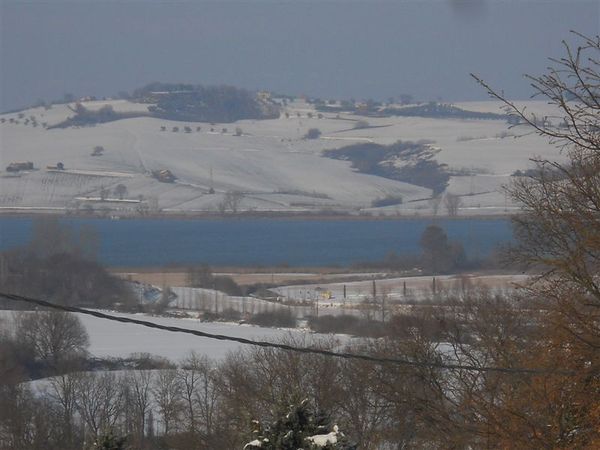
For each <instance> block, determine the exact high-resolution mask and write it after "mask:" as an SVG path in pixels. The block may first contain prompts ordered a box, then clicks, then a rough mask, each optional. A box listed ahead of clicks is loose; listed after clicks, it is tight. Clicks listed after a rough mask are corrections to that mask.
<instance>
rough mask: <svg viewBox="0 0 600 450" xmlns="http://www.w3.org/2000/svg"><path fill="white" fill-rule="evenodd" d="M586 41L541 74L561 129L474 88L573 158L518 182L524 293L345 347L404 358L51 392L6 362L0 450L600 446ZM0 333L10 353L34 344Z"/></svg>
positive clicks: (106, 376)
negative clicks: (21, 344) (529, 272)
mask: <svg viewBox="0 0 600 450" xmlns="http://www.w3.org/2000/svg"><path fill="white" fill-rule="evenodd" d="M579 38H580V39H581V40H582V42H581V44H580V46H579V47H577V48H576V49H571V48H566V55H565V57H564V58H561V59H558V60H553V64H554V67H553V68H551V69H550V70H549V72H548V73H546V74H545V75H542V76H540V77H532V78H530V81H531V82H532V85H533V87H534V89H535V90H536V91H537V94H538V95H540V96H542V97H543V98H545V99H547V100H548V101H549V102H550V103H552V104H554V105H556V106H557V107H558V109H559V110H560V112H561V117H560V119H561V120H563V121H564V122H565V123H566V126H564V125H562V126H561V127H553V126H552V121H546V120H543V121H540V120H537V118H536V117H534V116H531V115H530V114H528V113H527V112H526V111H524V110H520V109H519V108H517V107H516V106H515V105H514V104H512V103H511V102H510V101H508V100H506V99H504V98H503V97H502V96H501V95H498V94H496V93H495V91H494V90H493V89H491V88H490V87H489V86H487V85H486V84H485V82H483V81H481V80H479V82H480V83H481V84H482V85H483V86H484V87H486V88H487V89H488V90H489V91H490V94H491V95H493V96H495V97H496V98H498V99H500V100H502V101H504V102H505V104H506V105H507V107H508V108H509V109H510V112H511V114H513V115H516V116H518V117H519V120H520V121H521V122H522V123H524V124H526V125H528V126H529V127H532V128H533V130H535V131H536V132H537V133H539V134H540V135H541V136H544V137H547V138H548V139H550V141H551V142H553V143H555V144H557V145H561V146H563V154H564V157H565V160H564V162H553V161H545V160H539V161H537V169H538V170H537V172H536V174H535V175H534V176H532V177H531V178H529V179H520V180H518V181H516V182H515V184H513V185H512V187H511V188H510V192H511V194H512V196H513V197H514V198H515V199H517V200H519V201H520V202H521V203H522V204H523V207H524V209H523V213H522V214H520V215H518V216H517V217H515V219H514V222H515V233H516V237H517V240H518V245H517V246H515V248H514V249H513V251H512V254H511V255H510V258H511V261H512V262H513V263H519V264H526V265H528V266H529V267H530V268H532V269H533V270H535V273H536V274H537V275H536V276H534V277H533V278H532V280H531V282H529V283H528V284H527V285H525V286H523V287H522V289H520V290H518V291H517V292H512V293H510V294H502V293H491V292H486V291H481V290H477V289H467V290H465V291H463V292H460V293H456V294H452V295H448V296H447V297H446V298H445V299H444V300H443V302H441V304H432V305H423V306H421V307H416V308H414V309H413V310H412V311H411V313H410V314H411V317H412V321H411V323H410V327H409V328H407V324H406V322H405V321H398V324H399V329H398V332H397V333H395V334H394V333H390V334H389V335H388V336H385V337H383V338H381V339H377V340H364V341H354V342H352V343H351V344H349V347H348V349H347V350H348V351H351V352H354V353H362V354H368V355H371V356H373V357H378V358H395V359H402V360H403V361H404V363H403V364H398V363H386V362H380V363H376V362H373V361H364V360H357V359H341V358H333V357H331V356H326V355H314V354H313V355H309V354H301V353H296V352H290V351H283V350H279V349H273V348H259V347H248V348H246V349H245V350H242V351H239V352H237V353H233V354H230V355H228V356H227V357H226V358H225V359H223V360H222V361H220V362H214V361H208V360H206V359H204V358H202V357H198V356H195V355H191V356H190V357H189V358H188V359H186V360H185V361H182V362H180V363H179V364H178V365H170V364H169V363H163V364H162V365H161V364H155V365H154V366H152V367H153V368H154V369H156V370H154V371H148V370H129V371H123V372H118V373H114V372H106V371H105V372H98V371H97V372H82V371H80V370H69V369H68V368H64V369H63V370H62V372H61V373H57V375H56V376H55V377H53V378H51V379H50V380H48V381H47V388H46V389H45V390H42V391H41V392H39V391H34V388H33V387H32V386H31V385H30V384H28V383H24V382H23V381H24V380H23V378H22V377H19V375H18V373H14V372H12V371H9V370H6V369H5V368H6V367H7V366H6V365H5V364H3V365H2V366H1V367H2V372H0V379H1V384H0V447H1V448H7V449H8V448H10V449H81V448H86V449H88V448H104V449H107V448H112V449H116V448H130V449H159V448H160V449H207V450H208V449H242V448H246V449H247V450H249V449H253V450H254V449H257V448H269V449H272V448H279V449H289V450H292V449H297V448H299V445H302V447H300V448H304V449H316V448H321V449H329V450H331V449H340V448H343V449H347V448H353V447H355V448H360V449H403V448H427V449H448V448H450V449H473V448H489V449H492V448H518V449H522V448H536V449H540V448H544V449H594V448H599V447H600V352H599V349H600V286H599V278H598V275H599V268H600V132H599V130H600V124H599V123H598V120H599V117H600V90H599V86H600V72H599V69H600V67H599V65H600V38H594V39H591V38H586V37H583V36H579ZM18 324H19V322H17V326H19V325H18ZM25 325H27V324H26V323H25ZM3 330H5V332H4V333H3V335H2V340H1V341H0V358H3V359H6V357H7V355H8V354H10V352H11V351H12V350H11V349H14V348H15V344H14V342H15V341H17V342H18V340H19V339H25V338H24V337H23V334H22V333H21V334H19V333H10V332H6V328H5V327H3ZM407 331H408V333H407ZM31 339H33V342H34V343H35V341H36V339H38V338H36V337H35V336H33V337H31V338H30V339H29V341H27V340H25V342H32V341H31ZM80 344H81V345H80V346H79V350H82V349H85V342H81V343H80ZM291 344H293V345H297V346H304V345H313V346H320V347H322V348H330V349H333V348H335V349H339V343H337V342H334V341H322V342H318V343H315V342H309V343H307V342H291ZM28 346H29V347H27V346H26V347H27V348H35V345H33V344H28ZM65 351H66V350H65ZM75 353H77V352H75ZM40 355H42V354H35V353H34V358H38V359H39V358H40V357H41V356H40ZM60 359H61V358H59V360H60ZM457 363H459V364H461V365H463V367H457V365H456V364H457ZM465 365H466V366H468V368H467V369H465V367H464V366H465ZM146 368H148V367H146ZM159 369H160V370H159ZM9 373H10V376H9V375H8V374H9ZM305 399H307V400H308V402H305V401H304V400H305ZM307 405H312V406H311V408H310V409H308V410H307V409H306V407H307ZM303 408H304V409H303ZM311 411H313V412H312V413H311ZM334 424H336V425H337V426H339V428H335V427H334V426H333V425H334ZM340 431H341V432H344V436H342V435H341V433H340ZM312 433H318V434H312ZM316 436H320V437H319V439H317V438H316ZM325 436H329V437H331V439H329V438H325ZM333 437H335V439H333ZM338 437H339V440H338ZM265 439H267V440H265ZM321 444H323V445H321Z"/></svg>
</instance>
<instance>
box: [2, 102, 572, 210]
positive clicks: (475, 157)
mask: <svg viewBox="0 0 600 450" xmlns="http://www.w3.org/2000/svg"><path fill="white" fill-rule="evenodd" d="M84 104H85V107H86V108H88V109H90V110H93V109H99V108H101V107H103V106H105V105H107V104H108V105H111V106H112V107H113V108H114V110H115V111H121V112H129V113H131V112H142V113H143V112H147V105H143V104H136V103H130V102H127V101H124V100H114V101H98V102H85V103H84ZM458 106H460V107H463V108H465V109H470V110H477V111H490V112H500V111H499V105H498V103H495V102H475V103H473V102H472V103H465V104H459V105H458ZM528 106H529V108H530V109H531V110H534V111H535V110H538V111H541V112H542V113H546V111H547V105H545V104H543V103H540V102H529V103H528ZM285 112H287V113H288V114H285ZM72 114H73V112H72V111H71V110H70V109H69V108H68V105H54V106H52V108H51V109H44V108H32V109H28V110H25V111H21V112H18V113H10V114H4V115H1V116H0V122H1V123H0V133H1V141H0V144H1V147H0V164H1V166H0V169H2V170H1V172H0V209H1V210H20V209H39V210H44V209H55V210H59V211H60V210H75V209H79V210H82V209H83V210H84V211H88V212H90V211H92V210H94V211H97V212H105V213H111V214H127V213H129V214H142V213H147V212H158V211H159V210H160V211H162V212H164V213H173V212H203V211H218V210H228V209H232V208H234V209H238V210H255V211H306V210H345V211H353V212H359V211H361V210H364V211H375V212H383V213H388V214H396V213H401V214H411V215H412V214H430V213H431V212H432V205H431V202H429V201H428V200H427V199H428V198H430V197H431V196H432V192H431V190H429V189H427V188H423V187H420V186H415V185H411V184H408V183H404V182H400V181H394V180H390V179H386V178H382V177H379V176H374V175H367V174H362V173H358V172H356V171H355V170H354V169H353V168H352V167H351V165H350V162H348V161H340V160H334V159H330V158H326V157H323V156H322V155H321V152H322V151H323V150H325V149H332V148H339V147H342V146H345V145H349V144H353V143H361V142H362V143H364V142H375V143H380V144H391V143H393V142H395V141H397V140H412V141H418V140H429V141H432V142H433V143H432V144H430V145H431V146H432V148H433V149H435V150H437V153H436V155H435V158H436V159H437V160H438V161H439V162H440V163H445V164H447V165H448V167H449V170H450V171H451V172H452V173H454V174H456V175H454V176H452V178H451V179H450V183H449V186H448V188H447V192H451V193H453V194H458V195H461V196H462V204H463V207H462V209H461V210H460V214H461V215H467V214H478V213H502V212H504V211H508V210H510V209H511V208H514V205H510V204H509V203H507V200H506V198H505V195H504V194H503V193H502V192H501V190H500V188H501V186H502V185H504V184H506V183H508V182H509V181H510V174H511V173H512V172H514V171H515V170H518V169H521V170H523V169H527V168H530V167H531V163H530V162H529V158H531V157H532V156H534V155H543V156H545V157H547V158H559V157H560V155H559V152H558V150H557V149H555V148H553V147H552V146H550V145H548V144H547V143H546V142H545V141H544V140H542V139H541V138H539V137H537V136H535V135H527V136H524V137H521V138H520V139H514V138H513V137H512V136H511V135H512V134H515V131H514V130H511V131H508V129H507V125H506V123H505V122H504V121H500V120H454V119H453V120H450V119H425V118H419V117H392V118H366V119H365V120H367V121H368V123H369V125H371V127H369V128H363V129H353V126H354V124H355V123H356V121H357V120H358V119H361V118H360V117H357V116H354V115H350V114H341V115H336V114H334V113H323V115H322V117H321V118H319V116H320V115H319V114H318V113H317V112H316V111H314V110H313V108H312V106H311V105H309V104H307V103H304V102H302V101H296V102H292V103H290V104H289V105H288V106H287V108H286V109H285V110H284V114H282V115H281V117H280V118H279V119H273V120H262V121H239V122H236V123H233V124H209V123H183V122H173V121H168V120H162V119H156V118H151V117H137V118H129V119H123V120H119V121H115V122H109V123H104V124H100V125H96V126H94V127H81V128H65V129H46V127H51V126H52V125H53V124H57V123H59V122H61V121H63V120H65V119H66V118H67V117H69V116H70V115H72ZM34 123H35V124H36V126H34ZM175 127H177V128H178V131H174V128H175ZM186 127H188V129H187V132H186ZM310 128H318V129H319V130H320V131H321V132H322V134H321V136H320V138H318V139H309V140H307V139H303V136H304V135H305V134H306V132H307V131H308V130H309V129H310ZM236 129H237V130H236ZM240 130H241V135H236V134H239V132H240ZM98 146H100V147H103V149H104V151H103V152H101V153H102V154H101V155H99V156H92V152H93V150H94V148H95V147H98ZM17 161H32V162H33V163H34V166H35V168H36V170H33V171H22V172H16V173H14V172H10V173H9V172H6V171H4V169H5V168H6V167H7V166H8V165H9V164H10V163H11V162H17ZM58 162H62V163H63V164H64V167H65V170H53V169H49V168H48V167H52V166H56V164H57V163H58ZM164 169H167V170H170V171H171V172H172V173H173V174H174V175H175V176H176V177H177V180H176V182H175V183H163V182H160V181H158V180H157V179H156V178H154V177H153V176H152V172H153V171H159V170H164ZM120 184H122V185H124V186H125V188H126V189H123V188H121V193H120V194H118V193H117V192H115V188H116V186H118V185H120ZM211 188H213V189H214V194H211V193H210V190H211ZM228 192H241V196H238V197H236V198H235V200H234V201H233V203H234V204H232V201H231V200H232V196H231V195H229V196H228V195H227V193H228ZM399 196H401V197H402V198H403V200H404V202H403V204H402V205H395V206H387V207H384V208H377V209H373V208H371V202H372V201H373V200H375V199H381V198H385V197H399ZM121 197H122V198H121ZM125 200H127V201H125ZM442 212H443V213H445V211H443V206H442V207H440V213H442Z"/></svg>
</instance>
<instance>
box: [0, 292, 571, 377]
mask: <svg viewBox="0 0 600 450" xmlns="http://www.w3.org/2000/svg"><path fill="white" fill-rule="evenodd" d="M0 297H4V298H6V299H9V300H13V301H16V302H22V303H28V304H32V305H38V306H43V307H46V308H51V309H56V310H60V311H66V312H72V313H79V314H85V315H88V316H93V317H96V318H99V319H105V320H111V321H114V322H121V323H132V324H135V325H140V326H144V327H147V328H154V329H157V330H163V331H169V332H172V333H185V334H191V335H194V336H198V337H204V338H208V339H217V340H219V341H231V342H238V343H240V344H246V345H254V346H258V347H264V348H276V349H280V350H286V351H292V352H298V353H309V354H315V355H322V356H330V357H335V358H344V359H359V360H363V361H370V362H373V363H376V364H395V365H401V366H412V367H420V368H427V369H431V368H437V369H444V370H468V371H473V372H499V373H505V374H521V375H523V374H529V375H541V374H554V375H569V376H570V375H574V373H573V372H570V371H556V370H547V369H535V368H523V367H492V366H474V365H470V364H446V363H439V362H421V361H411V360H408V359H398V358H381V357H377V356H370V355H365V354H358V353H347V352H334V351H330V350H322V349H318V348H310V347H296V346H293V345H288V344H281V343H276V342H267V341H254V340H251V339H245V338H241V337H236V336H228V335H223V334H213V333H206V332H204V331H199V330H190V329H189V328H180V327H173V326H167V325H160V324H157V323H153V322H148V321H146V320H138V319H131V318H129V317H119V316H113V315H110V314H105V313H101V312H99V311H92V310H89V309H83V308H78V307H76V306H65V305H58V304H56V303H52V302H48V301H45V300H40V299H35V298H31V297H25V296H22V295H16V294H6V293H3V292H0Z"/></svg>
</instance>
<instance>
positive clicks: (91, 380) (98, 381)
mask: <svg viewBox="0 0 600 450" xmlns="http://www.w3.org/2000/svg"><path fill="white" fill-rule="evenodd" d="M123 407H124V405H123V389H122V386H121V383H120V380H119V379H118V378H117V376H116V375H115V374H114V373H112V372H104V373H94V372H83V373H81V374H80V375H79V376H78V377H77V411H78V412H79V415H80V416H81V417H82V419H83V420H84V422H85V424H86V430H87V434H88V435H90V436H91V437H92V438H93V439H94V440H95V439H97V438H98V437H100V436H101V435H103V434H106V433H109V432H111V431H113V430H114V429H115V428H116V425H117V422H118V420H119V418H120V415H121V413H122V412H123Z"/></svg>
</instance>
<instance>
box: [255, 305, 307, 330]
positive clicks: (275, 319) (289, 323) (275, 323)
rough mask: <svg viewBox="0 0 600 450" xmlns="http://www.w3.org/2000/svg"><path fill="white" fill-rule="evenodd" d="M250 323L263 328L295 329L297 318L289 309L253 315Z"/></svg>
mask: <svg viewBox="0 0 600 450" xmlns="http://www.w3.org/2000/svg"><path fill="white" fill-rule="evenodd" d="M249 322H250V323H252V324H254V325H260V326H263V327H286V328H294V327H295V326H296V318H295V317H294V316H293V315H292V312H291V311H290V310H288V309H278V310H275V311H266V312H261V313H258V314H255V315H253V316H252V317H251V318H250V320H249Z"/></svg>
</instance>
